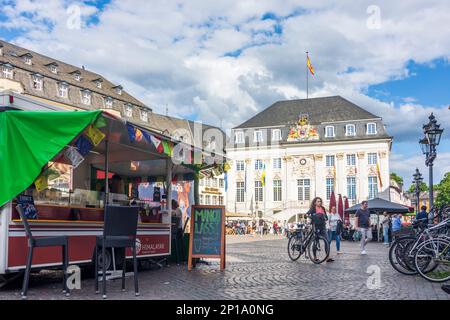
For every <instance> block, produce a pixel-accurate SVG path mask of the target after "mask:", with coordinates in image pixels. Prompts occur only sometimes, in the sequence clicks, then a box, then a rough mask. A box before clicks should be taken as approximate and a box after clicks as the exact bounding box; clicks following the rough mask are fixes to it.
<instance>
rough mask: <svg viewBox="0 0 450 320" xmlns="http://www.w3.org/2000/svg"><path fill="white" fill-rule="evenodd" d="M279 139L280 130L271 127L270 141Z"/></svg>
mask: <svg viewBox="0 0 450 320" xmlns="http://www.w3.org/2000/svg"><path fill="white" fill-rule="evenodd" d="M280 140H281V130H280V129H273V130H272V141H280Z"/></svg>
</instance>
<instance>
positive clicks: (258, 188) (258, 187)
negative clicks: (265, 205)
mask: <svg viewBox="0 0 450 320" xmlns="http://www.w3.org/2000/svg"><path fill="white" fill-rule="evenodd" d="M255 201H256V202H263V201H264V198H263V185H262V182H261V180H256V181H255Z"/></svg>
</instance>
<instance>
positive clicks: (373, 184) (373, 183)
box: [369, 176, 378, 199]
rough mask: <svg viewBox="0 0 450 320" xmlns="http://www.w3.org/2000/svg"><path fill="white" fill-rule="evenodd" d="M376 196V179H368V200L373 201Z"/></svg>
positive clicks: (374, 177)
mask: <svg viewBox="0 0 450 320" xmlns="http://www.w3.org/2000/svg"><path fill="white" fill-rule="evenodd" d="M377 194H378V181H377V177H376V176H373V177H369V199H373V198H375V197H376V196H377Z"/></svg>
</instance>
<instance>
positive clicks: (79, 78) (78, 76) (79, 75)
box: [73, 72, 81, 81]
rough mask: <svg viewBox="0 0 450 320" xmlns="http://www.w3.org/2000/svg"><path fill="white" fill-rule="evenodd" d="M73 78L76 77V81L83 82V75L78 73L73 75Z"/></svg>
mask: <svg viewBox="0 0 450 320" xmlns="http://www.w3.org/2000/svg"><path fill="white" fill-rule="evenodd" d="M73 76H74V78H75V80H76V81H81V74H80V73H78V72H76V73H74V74H73Z"/></svg>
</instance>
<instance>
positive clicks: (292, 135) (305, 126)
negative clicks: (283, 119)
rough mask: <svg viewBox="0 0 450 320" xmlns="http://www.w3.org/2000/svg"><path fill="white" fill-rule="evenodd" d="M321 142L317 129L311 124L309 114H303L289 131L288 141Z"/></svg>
mask: <svg viewBox="0 0 450 320" xmlns="http://www.w3.org/2000/svg"><path fill="white" fill-rule="evenodd" d="M311 140H319V133H318V132H317V128H316V127H314V126H312V125H310V124H309V119H308V115H307V114H301V115H300V116H299V117H298V121H297V123H296V124H295V125H294V126H292V127H291V129H290V130H289V134H288V138H287V141H311Z"/></svg>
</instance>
